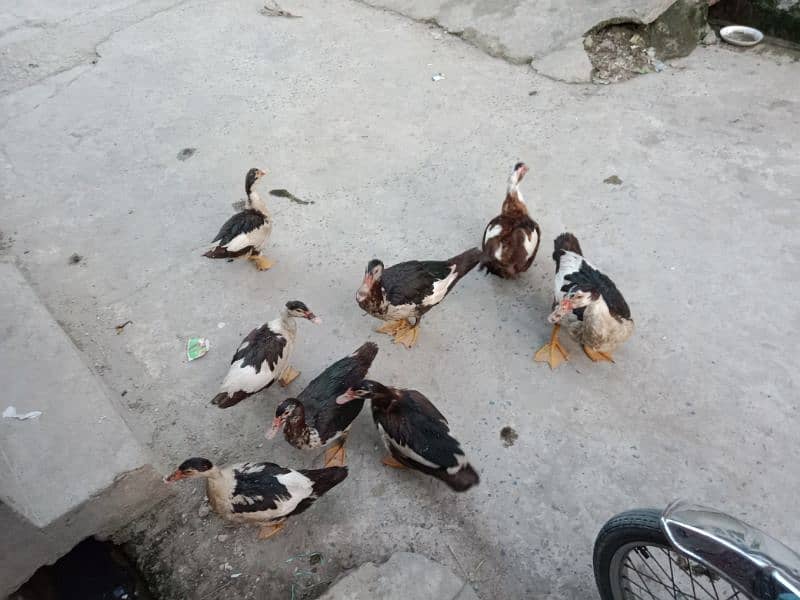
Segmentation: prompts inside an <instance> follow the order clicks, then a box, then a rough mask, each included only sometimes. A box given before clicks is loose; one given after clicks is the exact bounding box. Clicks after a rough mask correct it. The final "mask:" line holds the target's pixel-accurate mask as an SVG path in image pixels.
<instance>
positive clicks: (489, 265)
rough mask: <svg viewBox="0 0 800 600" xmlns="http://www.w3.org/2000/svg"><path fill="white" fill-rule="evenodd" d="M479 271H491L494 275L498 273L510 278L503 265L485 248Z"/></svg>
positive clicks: (500, 275) (504, 277) (499, 275)
mask: <svg viewBox="0 0 800 600" xmlns="http://www.w3.org/2000/svg"><path fill="white" fill-rule="evenodd" d="M478 270H479V271H486V272H487V273H491V274H492V275H497V276H498V277H502V278H503V279H507V278H508V272H507V271H506V269H504V268H503V267H502V266H500V265H499V264H498V262H497V260H496V259H495V257H494V256H493V255H492V253H490V252H486V251H485V250H484V251H483V252H482V253H481V259H480V263H479V265H478Z"/></svg>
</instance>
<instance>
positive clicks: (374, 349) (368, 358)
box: [353, 342, 378, 366]
mask: <svg viewBox="0 0 800 600" xmlns="http://www.w3.org/2000/svg"><path fill="white" fill-rule="evenodd" d="M377 355H378V344H376V343H375V342H364V343H363V344H361V346H359V348H358V350H356V351H355V352H353V356H354V357H355V358H356V359H357V360H358V362H360V363H362V364H366V365H367V366H369V365H371V364H372V361H373V360H375V357H376V356H377Z"/></svg>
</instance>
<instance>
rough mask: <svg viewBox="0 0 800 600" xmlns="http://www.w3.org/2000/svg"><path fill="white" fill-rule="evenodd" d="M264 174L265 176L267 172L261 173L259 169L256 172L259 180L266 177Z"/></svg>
mask: <svg viewBox="0 0 800 600" xmlns="http://www.w3.org/2000/svg"><path fill="white" fill-rule="evenodd" d="M266 174H267V172H266V171H262V170H261V169H259V170H258V177H259V179H260V178H262V177H264V175H266Z"/></svg>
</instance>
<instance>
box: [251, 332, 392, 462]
mask: <svg viewBox="0 0 800 600" xmlns="http://www.w3.org/2000/svg"><path fill="white" fill-rule="evenodd" d="M377 354H378V346H377V344H374V343H372V342H366V343H365V344H362V345H361V347H360V348H359V349H358V350H356V351H355V352H353V354H351V355H349V356H345V357H344V358H342V359H339V360H337V361H336V362H335V363H333V364H332V365H331V366H329V367H328V368H327V369H325V370H324V371H323V372H322V373H320V374H319V375H318V376H317V377H316V378H314V379H313V380H312V381H311V383H309V384H308V386H307V387H306V389H304V390H303V391H302V392H300V394H299V395H298V396H297V398H287V399H286V400H284V401H283V402H281V403H280V405H279V406H278V408H277V410H276V411H275V419H274V420H273V421H272V428H271V429H269V430H268V431H267V433H266V436H267V439H272V438H273V437H275V435H276V434H277V433H278V431H280V430H281V428H283V435H284V437H285V438H286V441H287V442H289V443H290V444H291V445H292V446H294V447H295V448H299V449H300V450H306V449H313V448H320V447H322V446H326V445H328V444H330V443H332V442H335V443H334V445H333V446H331V447H330V448H329V449H328V450H327V451H326V452H325V466H326V467H330V466H343V465H344V464H345V450H344V443H345V441H346V439H347V434H348V432H349V431H350V425H352V423H353V421H354V420H355V418H356V417H357V416H358V414H359V413H360V412H361V409H362V408H363V406H364V400H363V399H360V398H359V399H355V400H353V401H352V402H348V403H347V404H337V403H336V399H337V398H338V397H339V396H341V395H342V394H344V393H345V392H346V391H347V390H348V389H350V388H352V387H355V386H357V385H358V384H359V383H361V381H362V380H363V379H364V377H366V376H367V371H368V370H369V368H370V366H371V365H372V361H373V360H375V356H376V355H377Z"/></svg>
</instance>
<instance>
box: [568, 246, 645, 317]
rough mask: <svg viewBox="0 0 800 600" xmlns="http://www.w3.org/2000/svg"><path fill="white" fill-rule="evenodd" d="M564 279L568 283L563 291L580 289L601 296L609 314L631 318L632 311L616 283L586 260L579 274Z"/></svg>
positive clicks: (572, 274) (582, 263)
mask: <svg viewBox="0 0 800 600" xmlns="http://www.w3.org/2000/svg"><path fill="white" fill-rule="evenodd" d="M564 279H565V281H566V282H565V283H564V285H563V286H562V288H561V290H562V291H564V292H566V291H568V290H571V289H579V290H581V291H583V292H591V293H593V294H600V295H601V296H602V297H603V300H605V303H606V305H607V306H608V310H609V312H610V313H611V314H612V315H613V316H614V317H615V318H617V319H630V318H631V309H630V308H629V307H628V303H627V302H625V298H623V296H622V293H621V292H620V291H619V290H618V289H617V286H616V285H615V284H614V282H613V281H611V279H610V278H609V277H608V276H607V275H605V274H604V273H601V272H600V271H599V270H597V269H595V268H594V267H592V266H591V265H590V264H589V263H587V262H586V261H585V260H584V261H582V262H581V268H580V269H579V270H578V271H577V272H574V273H569V274H568V275H566V276H565V277H564Z"/></svg>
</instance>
